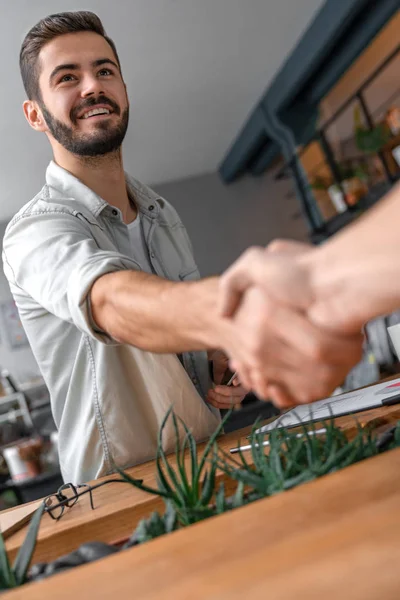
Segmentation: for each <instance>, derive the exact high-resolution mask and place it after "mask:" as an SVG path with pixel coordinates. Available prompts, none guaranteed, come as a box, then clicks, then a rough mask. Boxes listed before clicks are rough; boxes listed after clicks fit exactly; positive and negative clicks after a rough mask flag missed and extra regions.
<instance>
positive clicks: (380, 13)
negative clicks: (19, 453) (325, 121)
mask: <svg viewBox="0 0 400 600" xmlns="http://www.w3.org/2000/svg"><path fill="white" fill-rule="evenodd" d="M398 10H399V0H326V2H325V4H324V5H323V7H322V8H321V10H320V11H319V12H318V14H317V15H316V17H315V19H314V20H313V22H312V23H311V25H310V26H309V28H308V30H307V31H306V33H305V34H304V36H303V38H302V39H301V40H300V42H299V43H298V45H297V46H296V48H295V49H294V50H293V52H292V53H291V55H290V56H289V58H288V59H287V60H286V62H285V64H284V65H283V67H282V69H281V70H280V71H279V73H278V74H277V75H276V76H275V78H274V80H273V82H272V83H271V85H270V87H269V88H268V90H267V92H266V93H265V94H264V96H263V97H262V99H261V100H260V102H259V104H258V105H257V106H256V107H255V109H254V110H253V111H252V113H251V115H250V116H249V119H248V120H247V122H246V123H245V125H244V126H243V127H242V129H241V131H240V133H239V135H238V136H237V138H236V140H235V141H234V143H233V144H232V146H231V149H230V150H229V152H228V154H227V156H226V157H225V159H224V160H223V162H222V164H221V166H220V175H221V177H222V179H223V180H224V181H225V182H231V181H234V180H235V179H236V178H237V177H238V176H239V175H241V174H242V173H244V172H246V170H249V169H251V172H252V173H255V174H259V173H260V172H261V167H262V166H263V165H265V167H264V168H266V167H267V166H268V164H269V162H268V160H267V158H269V160H272V159H273V158H274V154H273V149H272V148H273V146H271V144H272V143H273V142H272V140H269V139H268V137H267V136H266V134H265V131H264V129H263V121H262V118H261V116H260V106H262V105H263V104H264V105H267V106H269V108H270V110H273V111H276V112H277V113H279V114H280V118H282V119H283V120H285V116H284V115H285V114H286V115H288V114H295V113H296V112H297V111H300V110H304V109H305V108H306V109H307V106H308V110H310V111H312V110H314V109H315V106H316V105H317V104H318V103H319V102H320V100H321V99H322V98H323V96H324V95H325V94H326V93H327V91H329V89H330V88H331V87H332V86H333V85H334V84H335V83H336V81H337V80H338V79H339V78H340V76H341V75H342V74H343V73H344V72H345V71H346V69H347V68H348V67H349V66H350V65H351V63H352V62H353V61H354V60H355V59H356V58H357V57H358V56H359V54H360V53H361V52H362V50H363V49H364V48H365V47H366V46H367V45H368V44H369V43H370V42H371V40H372V39H373V38H374V37H375V35H376V34H377V33H378V32H379V31H380V30H381V29H382V27H383V26H384V25H385V24H386V22H387V21H388V20H389V19H390V18H391V16H392V15H393V14H394V13H395V12H396V11H398ZM281 115H283V116H281ZM307 126H308V124H307ZM300 133H301V132H300ZM294 134H295V136H296V139H297V138H298V137H299V132H298V131H297V130H294Z"/></svg>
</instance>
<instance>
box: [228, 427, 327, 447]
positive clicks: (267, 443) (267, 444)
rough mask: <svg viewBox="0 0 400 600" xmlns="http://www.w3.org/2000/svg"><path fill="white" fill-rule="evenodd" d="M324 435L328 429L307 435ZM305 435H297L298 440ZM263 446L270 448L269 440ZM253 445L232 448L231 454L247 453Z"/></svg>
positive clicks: (310, 432) (322, 428) (302, 433)
mask: <svg viewBox="0 0 400 600" xmlns="http://www.w3.org/2000/svg"><path fill="white" fill-rule="evenodd" d="M323 433H326V427H321V429H316V430H315V431H308V432H307V434H308V435H321V434H323ZM303 435H304V432H300V433H297V434H296V437H297V438H301V437H302V436H303ZM258 445H259V444H255V446H256V447H258ZM262 446H269V440H265V441H264V442H263V443H262ZM251 448H252V445H251V444H246V446H237V447H236V448H231V449H230V453H231V454H236V453H237V452H245V451H246V450H251Z"/></svg>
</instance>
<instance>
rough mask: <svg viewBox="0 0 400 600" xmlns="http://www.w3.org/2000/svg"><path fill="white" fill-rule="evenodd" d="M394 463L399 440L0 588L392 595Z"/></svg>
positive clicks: (364, 598)
mask: <svg viewBox="0 0 400 600" xmlns="http://www.w3.org/2000/svg"><path fill="white" fill-rule="evenodd" d="M399 469H400V449H398V450H395V451H392V452H388V453H386V454H383V455H381V456H379V457H376V458H373V459H370V460H367V461H364V462H362V463H359V464H357V465H353V466H352V467H349V468H347V469H344V470H342V471H340V472H338V473H336V474H334V475H329V476H327V477H323V478H321V479H318V480H317V481H314V482H311V483H308V484H305V485H303V486H300V487H298V488H296V489H294V490H291V491H289V492H286V493H284V494H279V495H277V496H275V497H273V498H267V499H265V500H261V501H259V502H255V503H253V504H251V505H250V506H247V507H244V508H241V509H238V510H236V511H233V512H232V513H229V514H225V515H222V516H220V517H216V518H213V519H209V520H207V521H204V522H202V523H199V524H197V525H194V526H192V527H190V528H187V529H185V530H182V531H179V532H176V533H173V534H171V535H169V536H164V537H163V538H160V539H157V540H154V541H152V542H149V543H147V544H145V545H143V546H141V547H137V548H132V549H130V550H127V551H125V552H121V553H120V554H118V555H114V556H112V557H110V558H107V559H104V560H102V561H99V562H97V563H93V564H91V565H87V566H84V567H80V568H78V569H73V570H72V571H70V572H67V573H64V574H61V575H58V576H56V577H54V578H50V579H48V580H45V581H43V582H39V583H36V584H33V585H30V586H27V587H25V588H21V589H19V590H16V591H14V592H10V593H9V595H8V596H7V598H9V600H17V599H22V598H23V600H39V599H40V600H43V599H46V598H53V597H57V599H58V600H63V599H65V600H67V599H68V600H70V598H71V597H72V598H75V599H81V598H82V599H83V598H87V597H88V596H89V595H91V596H93V597H95V598H96V599H97V600H102V599H108V598H110V597H113V596H116V595H117V596H118V598H119V600H124V599H125V598H126V599H128V598H129V599H131V598H137V599H144V598H146V600H152V599H156V598H162V599H163V600H169V599H170V600H180V599H182V600H187V599H188V598H190V599H191V600H197V599H199V600H200V599H204V598H218V600H224V599H229V600H234V599H236V598H237V599H239V598H240V599H243V598H260V599H261V598H262V599H265V598H274V599H275V598H279V599H280V600H285V599H288V600H289V599H290V600H292V599H293V598H296V600H302V599H303V598H304V599H306V598H307V599H313V598H315V599H317V598H318V599H320V598H324V599H331V598H332V599H333V598H335V599H336V598H338V597H343V598H351V599H352V600H358V599H360V600H376V599H377V598H385V599H386V600H390V599H395V598H396V600H397V599H398V597H399V596H398V595H399V590H400V570H399V568H398V565H399V561H400V511H399V505H400V479H399V477H398V473H399Z"/></svg>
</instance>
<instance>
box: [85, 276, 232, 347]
mask: <svg viewBox="0 0 400 600" xmlns="http://www.w3.org/2000/svg"><path fill="white" fill-rule="evenodd" d="M217 287H218V279H217V278H210V279H203V280H201V281H196V282H179V283H176V282H171V281H168V280H166V279H162V278H160V277H156V276H155V275H149V274H147V273H142V272H137V271H119V272H116V273H109V274H107V275H103V276H102V277H100V278H99V279H98V280H97V281H96V282H95V283H94V285H93V287H92V291H91V305H92V314H93V318H94V321H95V323H96V324H97V326H98V327H99V328H100V329H101V330H103V331H105V332H106V333H108V334H109V335H110V336H111V337H112V338H114V339H115V340H117V341H119V342H121V343H127V344H131V345H134V346H137V347H138V348H141V349H143V350H147V351H151V352H184V351H188V350H203V349H207V348H214V347H221V346H223V343H224V341H225V339H226V337H228V336H229V335H230V333H229V332H230V330H231V329H232V325H231V324H230V323H229V322H227V321H226V320H224V319H222V318H221V317H220V316H219V315H218V314H217Z"/></svg>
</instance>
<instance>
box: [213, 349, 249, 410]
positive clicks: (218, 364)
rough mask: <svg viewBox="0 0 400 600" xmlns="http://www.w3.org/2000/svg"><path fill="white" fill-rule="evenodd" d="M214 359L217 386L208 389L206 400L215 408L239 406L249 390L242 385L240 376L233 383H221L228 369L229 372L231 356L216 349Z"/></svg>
mask: <svg viewBox="0 0 400 600" xmlns="http://www.w3.org/2000/svg"><path fill="white" fill-rule="evenodd" d="M211 360H212V361H213V374H214V383H215V384H216V387H215V388H214V389H210V390H208V394H207V398H206V401H207V402H209V403H210V404H212V406H215V408H220V409H221V408H222V409H229V408H234V407H235V406H239V405H240V403H241V402H242V400H243V399H244V397H245V396H246V394H247V393H248V390H246V389H245V388H244V387H243V386H241V385H240V382H239V378H238V377H235V379H234V380H233V382H232V385H229V386H227V385H221V382H222V381H223V379H224V376H225V374H226V371H227V370H228V373H230V372H229V358H228V356H227V355H226V354H225V352H222V350H215V352H213V353H212V355H211Z"/></svg>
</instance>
